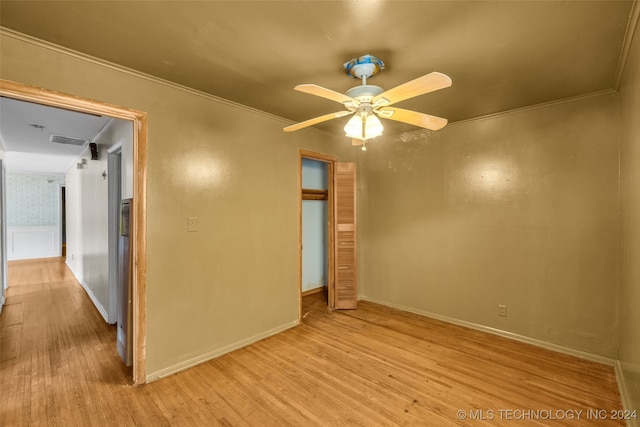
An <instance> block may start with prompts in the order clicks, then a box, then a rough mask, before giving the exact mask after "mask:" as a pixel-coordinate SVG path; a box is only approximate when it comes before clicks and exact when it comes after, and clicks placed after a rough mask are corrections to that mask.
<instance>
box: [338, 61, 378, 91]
mask: <svg viewBox="0 0 640 427" xmlns="http://www.w3.org/2000/svg"><path fill="white" fill-rule="evenodd" d="M344 69H345V71H346V72H347V74H348V75H349V76H350V77H353V78H355V79H362V84H363V85H366V84H367V79H368V78H370V77H373V76H375V75H376V74H378V72H379V71H380V70H383V69H384V62H382V60H381V59H379V58H376V57H375V56H372V55H368V54H367V55H363V56H360V57H358V58H353V59H352V60H350V61H347V62H345V63H344Z"/></svg>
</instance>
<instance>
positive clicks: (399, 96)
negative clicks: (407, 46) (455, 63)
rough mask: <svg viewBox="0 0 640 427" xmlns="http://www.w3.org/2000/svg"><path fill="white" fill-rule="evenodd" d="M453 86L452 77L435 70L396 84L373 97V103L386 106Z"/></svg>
mask: <svg viewBox="0 0 640 427" xmlns="http://www.w3.org/2000/svg"><path fill="white" fill-rule="evenodd" d="M449 86H451V79H450V78H449V76H447V75H446V74H442V73H438V72H435V71H434V72H433V73H429V74H425V75H424V76H422V77H418V78H417V79H414V80H411V81H409V82H406V83H404V84H401V85H400V86H396V87H394V88H392V89H389V90H387V91H385V92H382V93H381V94H380V95H378V96H376V97H375V98H373V101H372V104H373V105H379V106H386V105H391V104H395V103H397V102H400V101H404V100H405V99H409V98H413V97H414V96H418V95H423V94H425V93H429V92H433V91H435V90H438V89H444V88H446V87H449Z"/></svg>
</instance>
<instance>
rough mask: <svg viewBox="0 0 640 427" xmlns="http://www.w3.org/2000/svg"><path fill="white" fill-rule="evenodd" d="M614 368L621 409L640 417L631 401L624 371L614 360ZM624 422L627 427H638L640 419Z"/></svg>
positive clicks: (638, 411)
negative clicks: (634, 412)
mask: <svg viewBox="0 0 640 427" xmlns="http://www.w3.org/2000/svg"><path fill="white" fill-rule="evenodd" d="M614 368H615V371H616V381H617V382H618V391H620V398H621V400H622V407H623V408H624V409H625V410H627V411H630V412H633V411H636V414H637V416H640V409H638V408H634V406H633V402H632V401H631V396H630V395H629V389H628V387H627V383H626V380H625V377H624V371H623V369H622V365H621V364H620V361H619V360H616V363H615V365H614ZM626 421H627V427H640V419H627V420H626Z"/></svg>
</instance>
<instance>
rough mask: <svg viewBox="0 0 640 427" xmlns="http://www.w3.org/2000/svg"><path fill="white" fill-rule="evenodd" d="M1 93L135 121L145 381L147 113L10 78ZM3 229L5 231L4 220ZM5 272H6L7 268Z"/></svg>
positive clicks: (137, 281)
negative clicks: (13, 80)
mask: <svg viewBox="0 0 640 427" xmlns="http://www.w3.org/2000/svg"><path fill="white" fill-rule="evenodd" d="M0 96H4V97H7V98H13V99H17V100H22V101H27V102H32V103H36V104H41V105H45V106H52V107H58V108H64V109H68V110H73V111H79V112H83V113H88V114H97V115H102V116H109V117H114V118H118V119H123V120H127V121H129V122H131V123H132V128H133V191H134V197H133V201H134V204H133V209H132V210H133V213H132V229H131V235H132V242H133V244H132V248H131V250H132V253H133V260H134V262H133V265H134V266H135V267H134V270H133V274H132V287H133V381H134V384H143V383H144V382H145V381H146V379H145V338H146V322H145V319H146V298H145V295H146V234H145V233H146V231H145V230H146V210H145V209H146V143H147V141H146V129H147V117H146V113H144V112H141V111H136V110H131V109H128V108H123V107H118V106H114V105H110V104H105V103H101V102H97V101H92V100H88V99H82V98H79V97H76V96H72V95H65V94H61V93H58V92H53V91H48V90H46V89H40V88H35V87H31V86H26V85H22V84H20V83H15V82H10V81H7V80H0ZM2 228H3V231H4V229H5V224H4V223H3V224H2ZM2 258H3V259H2V262H3V263H5V262H6V252H5V251H3V253H2ZM3 265H6V264H3ZM3 273H6V271H5V272H3ZM5 283H6V282H5ZM3 285H4V284H3Z"/></svg>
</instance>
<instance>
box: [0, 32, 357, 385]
mask: <svg viewBox="0 0 640 427" xmlns="http://www.w3.org/2000/svg"><path fill="white" fill-rule="evenodd" d="M0 42H1V43H0V48H1V51H0V55H1V56H2V62H1V64H0V77H1V78H3V79H8V80H13V81H17V82H21V83H25V84H29V85H35V86H39V87H44V88H47V89H52V90H56V91H60V92H63V93H69V94H73V95H77V96H81V97H86V98H91V99H96V100H100V101H105V102H109V103H113V104H116V105H121V106H126V107H130V108H134V109H137V110H142V111H146V112H148V126H149V128H148V186H147V194H148V205H147V212H148V219H147V236H148V242H147V247H148V265H147V308H148V310H147V347H146V351H147V365H146V366H147V376H148V377H149V378H150V379H153V378H155V376H156V375H158V374H163V373H169V372H171V371H172V370H174V369H176V368H179V367H184V366H187V365H188V364H190V363H195V362H197V361H199V360H202V359H204V358H206V357H210V356H212V355H215V354H219V353H220V352H222V351H226V350H229V349H231V348H233V347H234V346H237V345H240V344H243V343H246V342H249V341H251V340H252V339H254V338H257V337H261V336H265V335H267V334H269V333H273V332H275V331H278V330H280V329H282V328H286V327H289V326H292V325H294V324H295V323H296V321H297V318H298V277H297V270H298V253H297V194H296V193H297V181H296V180H297V173H298V171H297V168H298V150H299V149H300V148H305V149H309V150H314V151H318V152H321V153H325V154H334V155H338V156H341V155H342V156H341V158H343V159H345V160H348V158H347V156H348V155H349V153H352V152H353V151H352V147H351V145H350V144H344V142H345V141H344V138H332V137H328V136H326V135H323V134H320V133H317V132H311V131H301V132H297V133H293V134H285V133H284V132H282V128H283V127H284V126H285V125H287V124H288V123H287V122H284V121H282V120H279V119H277V118H274V117H271V116H268V115H265V114H261V113H257V112H253V111H251V110H248V109H246V108H242V107H238V106H234V105H230V104H227V103H224V102H220V101H217V100H214V99H212V98H210V97H205V96H200V95H197V94H195V93H192V92H189V91H186V90H182V89H179V88H176V87H175V86H172V85H165V84H162V83H159V82H157V81H155V80H150V79H145V78H141V77H139V76H136V75H133V74H130V73H126V72H122V71H119V70H117V69H113V68H109V67H104V66H101V65H99V64H96V63H94V62H91V61H87V60H84V59H81V58H78V57H74V56H71V55H67V54H65V53H61V52H59V51H56V50H52V49H49V48H46V47H43V46H40V45H36V44H32V43H29V42H26V41H24V40H21V39H18V38H15V37H13V36H10V35H6V34H5V35H3V36H2V38H1V39H0ZM339 149H344V151H343V152H339V151H337V150H339ZM189 216H195V217H198V219H199V228H200V231H198V232H192V233H190V232H187V227H186V225H187V217H189ZM114 345H115V342H114Z"/></svg>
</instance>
